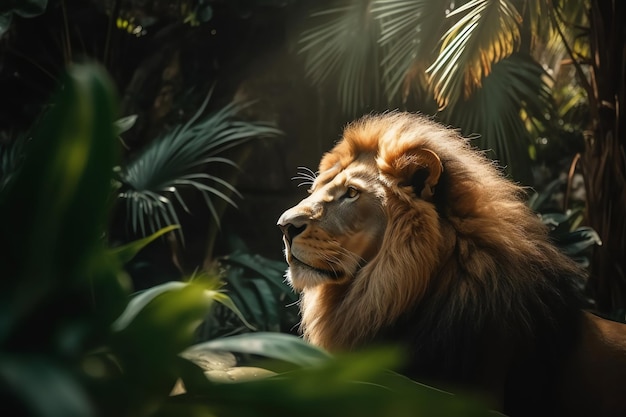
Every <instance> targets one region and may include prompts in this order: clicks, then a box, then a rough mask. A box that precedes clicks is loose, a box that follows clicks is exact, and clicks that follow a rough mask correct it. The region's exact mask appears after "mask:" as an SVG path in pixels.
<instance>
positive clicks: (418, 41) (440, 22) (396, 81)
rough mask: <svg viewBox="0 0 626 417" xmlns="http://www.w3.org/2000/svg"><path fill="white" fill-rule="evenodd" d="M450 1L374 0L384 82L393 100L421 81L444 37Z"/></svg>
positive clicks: (389, 98) (387, 92)
mask: <svg viewBox="0 0 626 417" xmlns="http://www.w3.org/2000/svg"><path fill="white" fill-rule="evenodd" d="M449 6H450V2H449V1H428V0H374V1H373V2H372V13H373V15H374V18H375V19H376V20H378V21H379V23H380V38H379V40H378V43H379V44H380V46H381V48H382V49H381V61H380V65H381V67H382V81H383V85H384V89H385V93H386V95H387V100H388V101H389V102H392V101H393V99H394V98H396V97H398V94H399V93H402V99H403V101H404V100H405V99H406V96H407V95H408V94H409V91H408V88H407V87H408V86H409V85H411V84H414V83H422V82H423V81H425V79H426V77H425V74H424V69H425V68H426V67H427V66H428V64H430V63H431V62H432V60H433V59H434V58H433V56H432V55H433V52H434V50H435V47H436V45H437V43H438V41H439V39H440V37H441V34H442V31H443V28H444V25H445V19H446V14H445V11H446V9H447V8H448V7H449Z"/></svg>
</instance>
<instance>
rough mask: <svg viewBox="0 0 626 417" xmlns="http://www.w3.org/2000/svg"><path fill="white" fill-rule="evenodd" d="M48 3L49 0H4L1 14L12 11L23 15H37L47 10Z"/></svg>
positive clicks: (1, 5)
mask: <svg viewBox="0 0 626 417" xmlns="http://www.w3.org/2000/svg"><path fill="white" fill-rule="evenodd" d="M47 5H48V0H3V1H2V4H0V15H1V14H5V13H9V12H12V13H15V14H17V15H20V16H22V17H35V16H39V15H40V14H42V13H43V12H45V11H46V7H47Z"/></svg>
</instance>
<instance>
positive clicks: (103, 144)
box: [0, 65, 487, 417]
mask: <svg viewBox="0 0 626 417" xmlns="http://www.w3.org/2000/svg"><path fill="white" fill-rule="evenodd" d="M111 91H112V87H111V84H110V82H109V81H108V78H107V76H106V74H104V73H103V71H102V70H101V69H100V68H98V67H93V66H91V65H87V66H75V67H72V68H71V69H70V71H69V73H68V76H67V77H66V80H65V83H64V86H63V88H62V89H61V90H60V93H59V95H57V96H56V100H55V104H54V106H52V109H51V111H50V112H49V113H47V114H46V116H45V117H44V119H43V122H42V124H41V125H39V126H38V127H37V129H36V131H35V134H34V136H33V140H32V144H31V146H30V147H29V151H28V152H27V154H26V157H25V160H24V163H23V165H22V167H21V169H20V170H19V172H18V173H17V174H16V175H15V176H14V177H13V179H12V180H11V181H10V182H9V183H8V184H7V186H6V187H5V188H4V189H3V190H1V192H0V215H2V218H3V219H5V220H6V221H3V222H2V223H1V224H0V249H1V250H2V253H3V257H1V258H0V270H1V271H2V275H3V280H2V291H0V297H1V300H0V301H1V303H0V306H1V307H0V397H1V398H2V399H3V401H4V404H3V406H4V407H6V409H11V410H13V412H14V413H15V414H17V415H29V416H46V417H57V416H58V417H61V416H63V417H67V416H82V417H88V416H96V415H105V416H106V415H115V416H134V417H138V416H169V415H199V416H204V415H206V416H231V415H233V416H234V415H238V416H242V415H251V416H252V415H254V416H265V415H267V416H270V415H277V414H278V415H281V414H297V415H320V414H324V415H330V416H333V415H336V416H349V415H360V416H379V415H398V416H401V415H413V414H414V413H415V412H416V410H423V412H426V413H432V412H435V413H437V414H438V415H443V416H452V415H465V416H472V415H476V416H479V415H486V414H487V413H486V412H485V411H484V410H483V409H482V407H481V406H480V405H477V404H475V403H474V402H470V401H468V400H465V399H462V398H460V397H454V396H451V395H449V394H446V393H442V392H440V391H436V390H433V389H432V388H429V387H426V386H423V385H420V384H416V383H414V382H411V381H408V380H406V379H405V378H402V377H400V376H398V375H396V374H393V373H390V372H389V371H387V370H386V369H387V368H393V367H394V366H396V365H397V363H398V361H397V358H398V355H397V354H395V353H394V352H393V351H389V350H386V351H378V352H369V353H364V354H361V355H355V356H351V357H347V358H329V357H328V355H327V354H325V353H324V352H321V351H319V349H317V348H314V347H312V346H310V345H308V344H306V343H305V342H303V341H302V340H301V339H299V338H296V337H294V336H288V335H280V336H278V335H268V334H264V333H260V334H249V335H241V336H239V337H237V338H231V339H226V340H222V341H211V342H209V343H208V344H201V345H199V346H196V347H195V348H191V350H195V351H196V352H197V351H198V350H201V351H204V352H209V353H210V352H211V351H212V350H213V349H219V350H224V349H228V350H232V351H239V352H245V353H247V354H254V355H269V356H271V357H273V358H274V359H279V360H282V361H286V362H291V363H293V364H294V365H296V368H298V369H297V370H294V371H290V372H286V373H281V374H279V375H276V376H275V377H272V378H267V379H262V380H257V381H249V382H238V381H234V382H235V383H216V382H212V381H211V380H209V379H208V378H207V377H206V376H205V375H204V373H203V372H202V369H201V368H200V367H199V366H198V365H196V364H195V363H194V362H192V361H190V360H188V359H185V357H184V356H183V355H182V353H184V352H185V351H187V350H188V349H189V348H190V346H191V344H192V343H193V340H194V338H195V333H196V329H197V327H198V325H199V324H200V323H201V321H202V320H203V319H204V317H205V316H206V314H207V311H208V310H209V308H210V307H211V306H212V305H213V303H214V301H222V302H224V301H225V300H226V297H225V296H224V295H223V294H222V293H221V292H220V291H219V288H218V287H217V286H216V283H215V280H201V279H196V280H191V281H189V282H175V283H166V284H163V285H161V286H158V287H155V288H152V289H150V290H147V291H145V292H142V293H139V294H136V295H135V296H134V297H133V298H132V299H131V300H130V302H129V300H128V295H129V293H130V289H129V283H128V279H127V277H126V276H125V274H124V273H123V270H122V263H123V262H124V261H125V260H127V259H128V258H129V257H132V256H133V254H135V253H137V251H139V250H140V249H141V247H143V246H144V245H146V244H148V243H149V242H150V240H152V239H154V238H156V236H153V237H149V238H148V239H145V240H141V241H137V242H134V243H131V244H129V245H126V246H124V247H121V248H116V249H109V248H107V247H106V242H105V241H104V239H103V234H102V231H103V230H104V228H105V224H106V218H107V216H108V214H109V210H110V204H111V199H110V181H111V179H112V167H113V165H114V164H115V163H116V159H117V153H118V152H117V145H118V143H117V141H116V139H115V135H116V131H115V129H114V123H113V121H114V116H115V113H116V111H115V101H114V99H113V98H112V93H111ZM164 232H165V231H164ZM211 343H212V344H211ZM176 381H182V383H183V384H184V387H185V393H183V394H180V395H175V396H172V395H170V393H171V391H172V388H173V387H174V385H175V382H176Z"/></svg>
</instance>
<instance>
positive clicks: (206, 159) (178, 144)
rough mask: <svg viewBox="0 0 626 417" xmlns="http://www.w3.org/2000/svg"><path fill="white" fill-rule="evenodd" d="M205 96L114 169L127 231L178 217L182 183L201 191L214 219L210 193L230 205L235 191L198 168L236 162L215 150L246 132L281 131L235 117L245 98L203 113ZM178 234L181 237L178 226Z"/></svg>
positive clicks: (260, 134)
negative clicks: (192, 111)
mask: <svg viewBox="0 0 626 417" xmlns="http://www.w3.org/2000/svg"><path fill="white" fill-rule="evenodd" d="M209 97H210V96H209ZM209 97H207V99H206V100H205V101H204V103H203V104H202V106H201V107H200V108H199V110H198V111H197V112H196V113H195V114H194V116H193V117H192V118H191V119H190V120H188V121H187V122H186V123H185V124H181V125H178V126H176V127H175V128H174V129H172V130H171V131H170V132H168V133H166V134H164V135H162V136H161V137H159V138H158V139H156V140H154V141H153V142H151V143H150V144H149V145H148V146H147V147H146V148H145V149H144V150H143V151H142V152H141V153H140V154H139V155H138V156H137V157H136V158H135V159H134V160H133V161H132V162H131V163H129V164H128V165H127V166H126V167H124V168H120V169H118V173H117V174H118V180H119V182H120V183H121V184H122V187H121V189H120V191H119V193H118V198H120V199H122V200H125V201H126V213H127V216H128V222H129V223H130V226H131V227H132V230H133V232H141V234H142V235H144V236H145V235H146V234H149V233H154V232H155V231H156V230H158V229H160V228H162V227H165V226H169V225H172V224H178V223H180V221H179V217H178V210H180V209H182V210H184V211H187V212H188V211H189V208H188V206H187V204H186V203H185V200H184V198H183V195H182V194H181V191H182V190H184V189H191V190H194V191H195V192H198V193H200V194H201V195H202V197H203V199H204V201H205V203H206V205H207V208H208V209H209V211H210V213H211V215H212V217H213V219H214V221H215V223H216V224H217V225H219V215H218V212H217V210H216V209H215V205H214V199H215V198H219V199H221V200H223V201H226V202H227V203H228V204H231V205H233V206H236V204H235V202H234V200H233V199H232V198H231V195H235V196H239V197H240V195H239V193H238V192H237V190H236V189H235V188H234V187H233V186H232V185H231V184H230V183H228V182H227V181H225V180H224V179H222V178H219V177H217V176H215V175H210V174H208V173H206V172H204V170H205V169H204V168H205V167H207V166H209V165H212V164H216V163H217V164H227V165H231V166H236V164H235V163H234V162H233V161H231V160H229V159H227V158H224V157H220V156H218V155H219V154H221V153H223V152H224V151H226V150H228V149H230V148H232V147H234V146H237V145H240V144H242V143H244V142H246V141H248V140H250V139H252V138H257V137H273V136H277V135H280V133H281V132H280V131H279V130H278V129H276V128H275V127H272V126H270V125H269V124H265V123H261V122H247V121H241V120H237V119H236V117H237V114H238V113H239V112H240V111H241V110H242V109H243V108H244V107H245V106H247V104H241V103H235V102H234V103H230V104H228V105H227V106H225V107H223V108H222V109H220V110H218V111H217V112H215V113H213V114H210V115H206V116H203V115H202V114H203V112H204V109H205V107H206V105H207V103H208V99H209ZM178 237H179V238H180V239H181V241H184V238H183V232H182V230H181V229H179V230H178Z"/></svg>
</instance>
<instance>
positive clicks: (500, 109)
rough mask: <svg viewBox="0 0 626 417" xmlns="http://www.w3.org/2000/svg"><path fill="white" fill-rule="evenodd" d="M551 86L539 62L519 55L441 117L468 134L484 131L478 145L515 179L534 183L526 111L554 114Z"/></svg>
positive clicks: (496, 67)
mask: <svg viewBox="0 0 626 417" xmlns="http://www.w3.org/2000/svg"><path fill="white" fill-rule="evenodd" d="M550 84H551V83H550V80H549V78H548V77H547V74H546V73H545V71H544V70H543V68H542V67H541V66H540V65H539V64H537V63H536V62H534V61H532V60H531V59H529V58H528V57H526V56H523V55H519V54H514V55H511V56H510V57H508V58H506V59H503V60H501V61H500V62H498V63H497V64H495V65H494V66H493V68H492V72H491V73H490V74H489V76H488V77H486V78H485V79H484V80H483V85H482V88H481V89H479V90H476V91H475V92H474V94H473V95H472V96H471V97H470V98H469V99H468V100H464V101H459V102H457V103H456V104H455V106H454V107H449V108H447V109H445V111H443V112H442V113H441V117H442V119H443V120H444V121H445V122H447V123H449V124H451V125H454V126H457V127H459V128H461V130H462V131H463V133H464V134H465V135H475V134H477V135H480V136H479V137H478V139H477V141H476V143H475V145H476V146H478V147H480V148H482V149H485V150H490V151H491V152H493V153H494V154H495V155H491V156H494V157H495V158H496V159H497V160H498V161H499V163H500V164H501V165H503V166H504V167H506V169H507V171H508V172H509V174H511V176H512V177H513V178H514V179H516V180H518V181H520V182H522V183H526V184H529V183H531V176H530V172H529V166H530V164H529V162H530V155H529V146H530V145H531V138H530V135H529V132H528V130H527V129H526V124H525V123H524V120H523V119H522V117H521V116H520V113H521V112H522V111H523V112H524V114H526V115H528V117H533V118H536V119H543V118H545V117H546V114H548V115H549V114H552V113H553V108H552V107H553V103H552V100H551V89H550V88H551V85H550Z"/></svg>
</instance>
